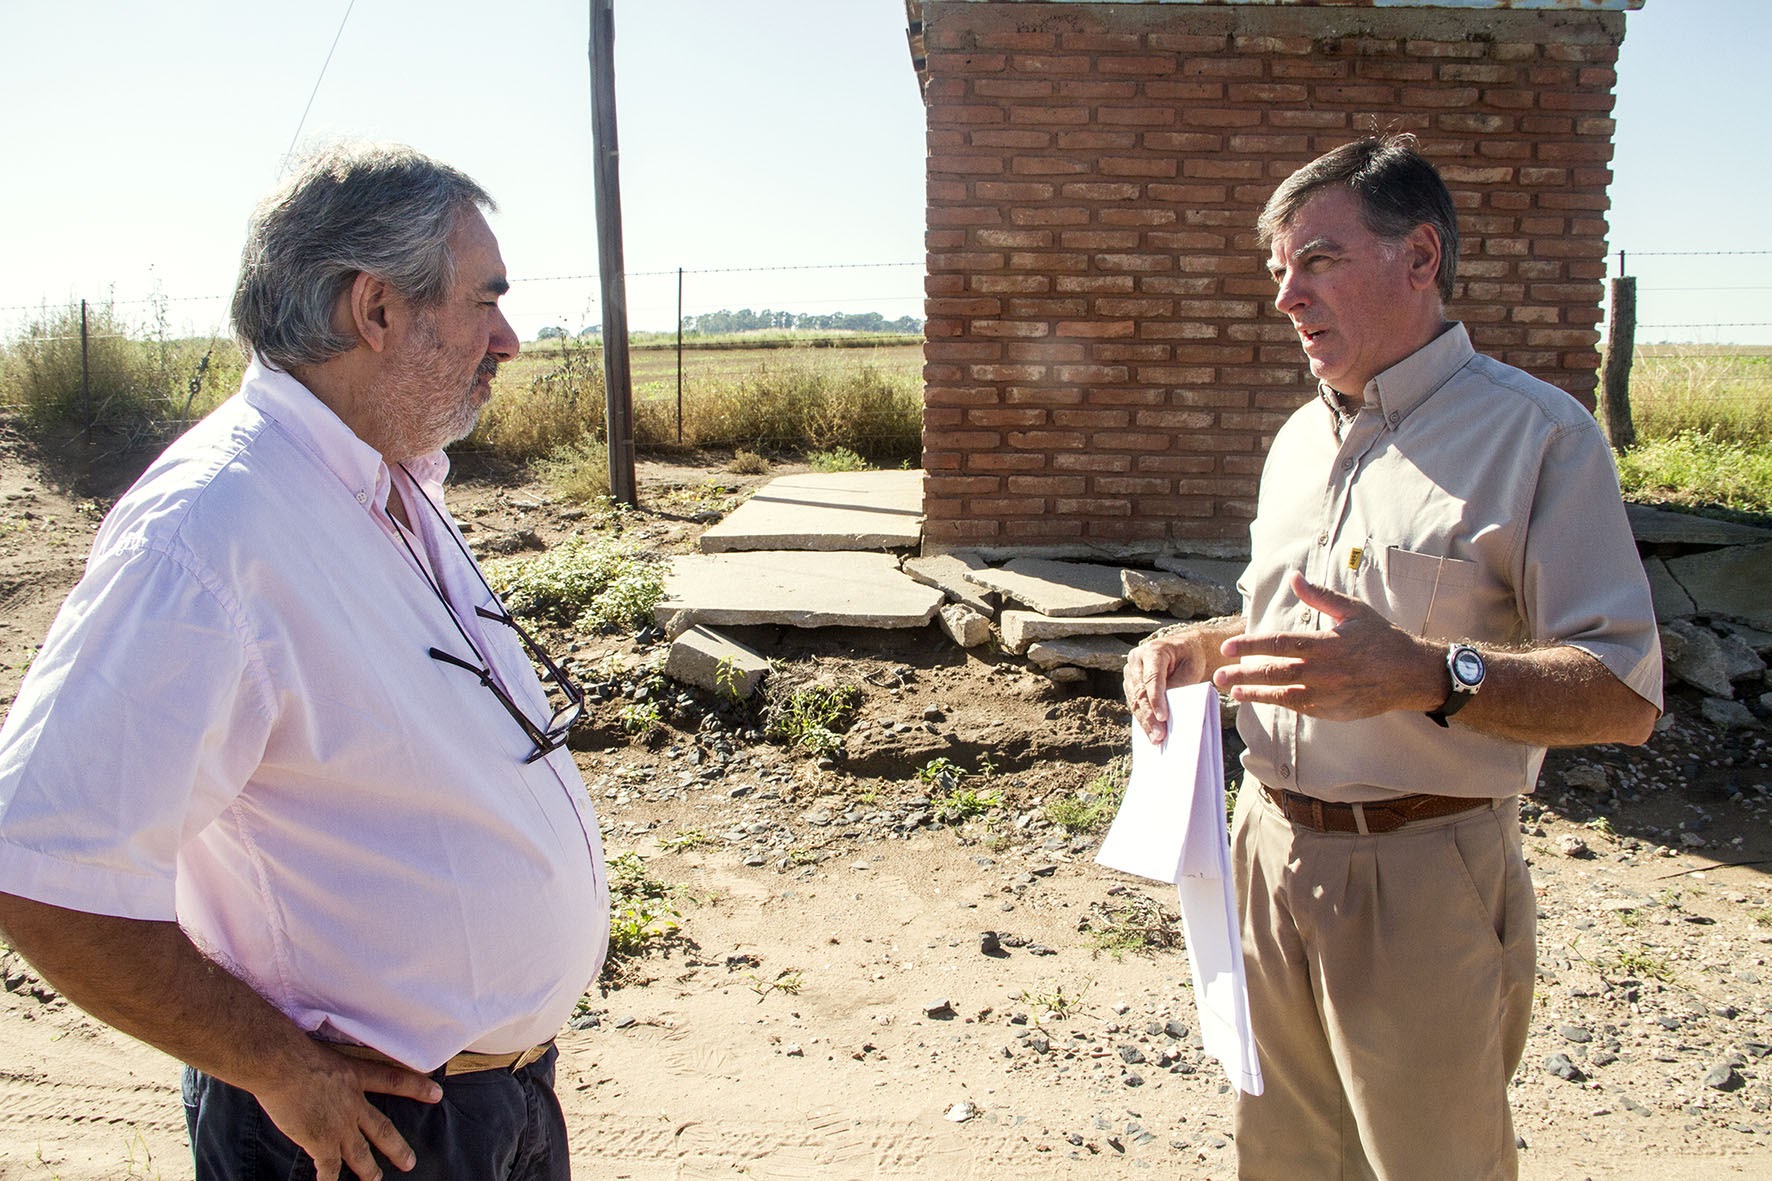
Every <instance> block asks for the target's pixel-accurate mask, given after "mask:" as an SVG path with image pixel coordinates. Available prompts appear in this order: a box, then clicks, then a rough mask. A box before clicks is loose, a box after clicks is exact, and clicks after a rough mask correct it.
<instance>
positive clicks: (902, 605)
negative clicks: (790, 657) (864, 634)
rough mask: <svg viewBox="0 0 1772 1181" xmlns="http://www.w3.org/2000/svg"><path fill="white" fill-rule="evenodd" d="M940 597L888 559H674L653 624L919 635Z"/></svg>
mask: <svg viewBox="0 0 1772 1181" xmlns="http://www.w3.org/2000/svg"><path fill="white" fill-rule="evenodd" d="M943 601H944V596H943V595H942V593H941V592H940V591H938V590H936V589H935V588H934V587H931V586H923V585H922V584H920V583H917V582H914V581H912V580H911V579H909V578H907V577H905V576H904V575H903V574H901V573H899V569H898V560H897V559H896V558H894V557H893V556H892V555H891V554H863V553H823V552H807V551H796V550H762V551H757V552H753V553H736V554H680V555H678V556H677V557H674V558H672V559H671V564H670V573H669V574H667V575H666V577H665V594H664V598H662V599H660V600H659V603H658V606H656V607H655V608H653V618H654V619H656V620H658V621H659V622H661V623H662V622H664V621H666V620H669V619H670V618H671V616H672V615H673V614H675V613H676V612H678V611H690V612H693V613H694V618H695V620H696V622H697V623H702V624H712V625H714V626H729V627H730V626H739V625H743V624H757V623H775V624H783V625H786V626H788V627H881V628H888V627H922V626H923V625H925V624H927V623H928V622H929V621H930V620H931V619H932V618H934V616H935V612H936V610H937V609H938V608H940V607H941V605H942V603H943Z"/></svg>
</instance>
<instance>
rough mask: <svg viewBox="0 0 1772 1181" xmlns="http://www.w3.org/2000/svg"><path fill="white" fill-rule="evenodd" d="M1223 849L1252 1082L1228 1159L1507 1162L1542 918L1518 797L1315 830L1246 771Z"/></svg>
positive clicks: (1433, 1179) (1312, 1166) (1388, 1168)
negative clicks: (1411, 818) (1351, 828)
mask: <svg viewBox="0 0 1772 1181" xmlns="http://www.w3.org/2000/svg"><path fill="white" fill-rule="evenodd" d="M1233 846H1234V847H1233V861H1234V863H1235V869H1236V886H1237V905H1238V910H1239V912H1240V914H1241V916H1242V926H1243V955H1244V960H1245V964H1246V966H1247V969H1248V977H1249V1010H1250V1018H1251V1021H1252V1023H1253V1026H1254V1031H1255V1041H1256V1047H1257V1050H1258V1052H1259V1053H1260V1056H1261V1073H1262V1079H1263V1082H1264V1084H1265V1090H1264V1093H1263V1094H1262V1095H1260V1096H1259V1097H1256V1098H1251V1097H1249V1096H1247V1095H1241V1096H1239V1097H1238V1101H1237V1158H1238V1175H1239V1176H1240V1177H1242V1178H1245V1179H1251V1181H1317V1179H1319V1178H1336V1179H1350V1181H1351V1179H1356V1178H1357V1179H1367V1178H1372V1179H1382V1181H1465V1179H1490V1178H1496V1179H1503V1181H1508V1179H1512V1178H1514V1177H1516V1176H1517V1175H1518V1161H1517V1159H1516V1151H1515V1145H1514V1130H1513V1119H1512V1116H1511V1114H1510V1112H1509V1110H1508V1102H1507V1086H1508V1080H1509V1079H1510V1078H1511V1077H1512V1076H1513V1072H1514V1068H1515V1067H1516V1066H1518V1065H1519V1062H1520V1055H1521V1054H1522V1053H1523V1052H1524V1050H1525V1046H1526V1031H1527V1026H1528V1023H1529V1021H1530V1019H1531V1010H1532V983H1533V955H1534V937H1535V928H1536V925H1537V906H1536V903H1535V901H1534V898H1533V894H1532V880H1531V878H1530V876H1529V875H1528V874H1527V871H1526V865H1525V861H1524V859H1523V857H1522V856H1521V852H1520V822H1519V801H1518V799H1517V798H1509V799H1507V800H1504V801H1502V802H1501V803H1499V804H1498V805H1497V806H1495V807H1493V808H1482V809H1478V810H1475V811H1471V812H1464V813H1460V814H1458V815H1455V816H1446V817H1441V818H1439V819H1437V820H1428V821H1422V822H1420V823H1417V824H1412V825H1409V826H1407V827H1405V828H1401V829H1398V830H1396V831H1395V832H1390V833H1383V834H1375V835H1367V836H1362V835H1359V834H1356V833H1346V834H1344V833H1319V832H1313V831H1311V830H1310V829H1307V828H1302V827H1297V826H1294V825H1292V824H1290V823H1288V822H1287V820H1286V819H1285V817H1284V816H1282V815H1281V814H1280V812H1279V809H1278V808H1276V807H1275V806H1274V804H1273V802H1272V801H1270V800H1269V799H1268V798H1267V796H1266V795H1265V794H1264V793H1263V792H1262V790H1261V788H1260V786H1259V785H1258V784H1257V783H1255V781H1254V780H1246V781H1245V783H1244V785H1243V789H1242V791H1241V792H1240V793H1239V795H1238V799H1237V811H1236V818H1235V821H1234V823H1233Z"/></svg>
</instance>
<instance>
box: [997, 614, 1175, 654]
mask: <svg viewBox="0 0 1772 1181" xmlns="http://www.w3.org/2000/svg"><path fill="white" fill-rule="evenodd" d="M1167 622H1168V621H1167V620H1163V619H1158V618H1156V617H1154V616H1150V615H1133V614H1129V613H1123V614H1116V615H1089V616H1081V617H1078V616H1069V617H1054V616H1051V615H1042V614H1040V613H1039V612H1038V611H1022V610H1018V609H1016V608H1009V609H1008V610H1005V611H1004V612H1003V614H1002V615H1001V616H1000V617H999V618H998V619H997V630H998V631H999V632H1001V633H1002V636H1003V646H1004V647H1005V648H1007V649H1009V651H1011V652H1014V653H1017V654H1019V653H1022V652H1025V651H1027V647H1028V645H1029V644H1032V643H1034V642H1036V641H1038V640H1059V639H1064V638H1066V637H1068V636H1121V635H1133V636H1137V637H1139V638H1140V639H1143V638H1144V637H1145V636H1148V635H1150V634H1151V633H1152V632H1154V631H1156V630H1157V629H1158V628H1159V627H1162V626H1163V625H1164V624H1165V623H1167Z"/></svg>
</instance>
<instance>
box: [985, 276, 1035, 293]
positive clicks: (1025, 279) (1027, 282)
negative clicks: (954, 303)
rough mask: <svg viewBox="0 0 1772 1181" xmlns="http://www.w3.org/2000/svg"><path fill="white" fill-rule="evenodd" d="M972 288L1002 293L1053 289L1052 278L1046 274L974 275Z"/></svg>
mask: <svg viewBox="0 0 1772 1181" xmlns="http://www.w3.org/2000/svg"><path fill="white" fill-rule="evenodd" d="M972 289H973V290H974V291H984V292H993V293H997V294H1002V295H1038V294H1040V293H1041V292H1045V291H1050V290H1052V280H1051V279H1049V278H1047V277H1046V276H1045V275H974V276H973V277H972Z"/></svg>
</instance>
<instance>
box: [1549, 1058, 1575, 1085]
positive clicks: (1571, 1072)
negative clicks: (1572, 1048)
mask: <svg viewBox="0 0 1772 1181" xmlns="http://www.w3.org/2000/svg"><path fill="white" fill-rule="evenodd" d="M1544 1069H1545V1070H1546V1071H1548V1072H1549V1073H1551V1074H1554V1075H1556V1076H1557V1077H1558V1078H1560V1079H1562V1080H1563V1081H1564V1082H1569V1083H1578V1082H1580V1081H1581V1080H1582V1078H1583V1077H1584V1076H1583V1075H1582V1073H1581V1071H1580V1070H1578V1069H1576V1066H1575V1063H1574V1062H1572V1061H1570V1059H1569V1055H1567V1054H1551V1055H1549V1056H1548V1057H1546V1058H1545V1060H1544Z"/></svg>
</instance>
